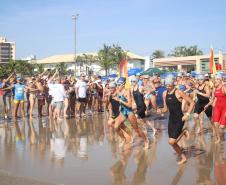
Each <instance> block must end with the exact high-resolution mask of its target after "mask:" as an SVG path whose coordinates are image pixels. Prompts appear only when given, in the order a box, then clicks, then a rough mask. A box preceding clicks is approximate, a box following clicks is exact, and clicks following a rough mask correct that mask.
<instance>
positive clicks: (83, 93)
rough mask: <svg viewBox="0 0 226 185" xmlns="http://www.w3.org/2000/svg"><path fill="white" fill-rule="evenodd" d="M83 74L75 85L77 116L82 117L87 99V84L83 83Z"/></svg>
mask: <svg viewBox="0 0 226 185" xmlns="http://www.w3.org/2000/svg"><path fill="white" fill-rule="evenodd" d="M85 77H86V76H85V74H84V73H82V74H81V75H80V80H78V81H77V83H76V84H75V92H76V97H77V100H78V102H79V116H80V117H84V116H85V115H86V114H85V104H86V98H87V83H86V81H85Z"/></svg>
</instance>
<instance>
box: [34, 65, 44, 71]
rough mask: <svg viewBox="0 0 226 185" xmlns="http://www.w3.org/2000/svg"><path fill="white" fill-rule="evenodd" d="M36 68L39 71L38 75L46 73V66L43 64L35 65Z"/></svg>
mask: <svg viewBox="0 0 226 185" xmlns="http://www.w3.org/2000/svg"><path fill="white" fill-rule="evenodd" d="M35 68H36V69H37V72H38V73H42V72H43V71H44V65H43V64H35Z"/></svg>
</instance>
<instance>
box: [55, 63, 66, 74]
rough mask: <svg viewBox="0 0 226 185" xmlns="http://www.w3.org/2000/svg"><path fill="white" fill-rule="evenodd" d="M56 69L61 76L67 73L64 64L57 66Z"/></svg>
mask: <svg viewBox="0 0 226 185" xmlns="http://www.w3.org/2000/svg"><path fill="white" fill-rule="evenodd" d="M56 69H58V71H59V73H60V74H61V75H65V74H66V73H67V66H66V65H65V63H64V62H61V63H59V64H57V65H56Z"/></svg>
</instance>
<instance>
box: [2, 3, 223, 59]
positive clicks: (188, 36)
mask: <svg viewBox="0 0 226 185" xmlns="http://www.w3.org/2000/svg"><path fill="white" fill-rule="evenodd" d="M225 7H226V0H209V1H207V0H0V36H4V37H6V38H7V39H8V41H15V42H16V47H17V48H16V57H17V58H18V59H19V58H23V57H27V56H30V55H36V57H37V58H38V59H40V58H44V57H48V56H51V55H57V54H69V53H73V52H74V22H73V20H72V18H71V16H72V15H73V14H77V13H78V14H79V18H78V20H77V27H76V32H77V42H76V45H77V52H78V53H83V52H97V51H98V50H99V49H101V48H102V47H103V44H108V45H111V44H118V45H120V46H122V47H123V49H125V50H127V51H131V52H133V53H136V54H139V55H142V56H150V55H151V54H152V52H153V51H155V50H156V49H161V50H163V51H164V52H165V53H170V52H171V51H172V50H173V48H174V47H176V46H183V45H184V46H191V45H198V47H199V48H200V49H202V50H203V51H204V53H209V48H210V46H211V45H212V46H213V47H214V49H215V51H216V50H217V51H218V50H222V51H223V52H224V53H226V35H225V33H226V11H225Z"/></svg>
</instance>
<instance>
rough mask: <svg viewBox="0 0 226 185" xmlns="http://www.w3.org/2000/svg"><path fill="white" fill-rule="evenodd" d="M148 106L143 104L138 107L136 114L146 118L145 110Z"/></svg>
mask: <svg viewBox="0 0 226 185" xmlns="http://www.w3.org/2000/svg"><path fill="white" fill-rule="evenodd" d="M146 109H147V108H146V106H142V107H137V112H136V114H137V115H138V117H139V118H141V119H142V118H145V117H146V115H145V111H146Z"/></svg>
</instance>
